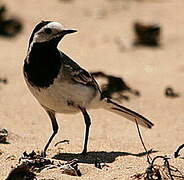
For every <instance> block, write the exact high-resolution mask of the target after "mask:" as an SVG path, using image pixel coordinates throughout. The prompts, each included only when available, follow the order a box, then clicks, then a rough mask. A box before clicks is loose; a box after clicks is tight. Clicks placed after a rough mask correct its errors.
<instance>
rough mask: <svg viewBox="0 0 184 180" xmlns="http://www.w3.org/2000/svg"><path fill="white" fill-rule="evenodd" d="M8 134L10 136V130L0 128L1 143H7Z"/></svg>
mask: <svg viewBox="0 0 184 180" xmlns="http://www.w3.org/2000/svg"><path fill="white" fill-rule="evenodd" d="M7 136H8V131H7V130H6V129H1V128H0V143H6V138H7Z"/></svg>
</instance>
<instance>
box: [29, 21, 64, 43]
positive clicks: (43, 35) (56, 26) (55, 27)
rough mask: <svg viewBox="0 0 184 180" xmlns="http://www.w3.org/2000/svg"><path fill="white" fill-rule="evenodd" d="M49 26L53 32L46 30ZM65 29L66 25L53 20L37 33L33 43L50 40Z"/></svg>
mask: <svg viewBox="0 0 184 180" xmlns="http://www.w3.org/2000/svg"><path fill="white" fill-rule="evenodd" d="M48 28H49V29H50V30H51V33H47V32H46V29H48ZM63 30H64V26H63V25H62V24H60V23H58V22H51V23H49V24H47V25H46V26H44V27H43V28H42V29H40V30H39V31H38V32H36V33H35V35H34V37H33V42H32V43H35V42H46V41H49V40H51V39H53V38H55V37H57V36H59V34H58V33H60V32H61V31H63Z"/></svg>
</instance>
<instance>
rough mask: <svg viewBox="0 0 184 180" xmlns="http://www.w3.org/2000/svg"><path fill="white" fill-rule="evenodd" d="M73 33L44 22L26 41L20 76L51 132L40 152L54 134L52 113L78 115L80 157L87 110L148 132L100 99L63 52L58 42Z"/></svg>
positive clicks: (145, 121) (133, 115)
mask: <svg viewBox="0 0 184 180" xmlns="http://www.w3.org/2000/svg"><path fill="white" fill-rule="evenodd" d="M75 32H77V30H74V29H67V28H65V27H64V25H63V24H61V23H59V22H56V21H51V20H44V21H40V22H39V23H38V24H36V26H35V28H34V29H33V31H32V33H31V36H30V38H29V41H28V50H27V55H26V57H25V59H24V64H23V74H24V79H25V82H26V84H27V86H28V89H29V90H30V92H31V93H32V94H33V96H34V97H35V98H36V99H37V101H38V103H39V104H40V105H41V106H42V107H43V109H44V110H45V111H46V112H47V114H48V116H49V118H50V120H51V124H52V129H53V132H52V134H51V136H50V137H49V139H48V141H47V143H46V145H45V146H44V148H43V150H42V155H43V156H46V151H47V149H48V147H49V145H50V143H51V142H52V140H53V138H54V137H55V135H56V134H57V132H58V129H59V126H58V123H57V120H56V116H55V115H56V113H61V114H62V113H63V114H75V113H79V112H80V113H81V114H82V115H83V118H84V122H85V134H84V144H83V150H82V152H81V154H83V155H86V154H87V150H88V149H87V146H88V137H89V130H90V125H91V118H90V115H89V113H88V109H101V108H102V109H105V110H108V111H111V112H114V113H116V114H119V115H121V116H123V117H124V118H126V119H128V120H131V121H133V122H135V120H136V122H137V123H138V124H139V125H141V126H144V127H146V128H148V129H150V128H152V126H153V125H154V124H153V123H152V122H151V121H149V120H148V119H147V118H145V117H144V116H142V115H140V114H139V113H137V112H135V111H133V110H130V109H128V108H126V107H124V106H122V105H120V104H118V103H116V102H115V101H113V100H112V99H110V98H107V97H104V96H103V95H102V92H101V89H100V87H99V85H98V83H97V81H96V80H95V79H94V77H93V76H92V75H91V74H90V73H89V72H88V71H87V70H85V69H84V68H82V67H81V66H80V65H78V64H77V63H76V62H75V61H73V60H72V59H71V58H70V57H69V56H67V55H66V54H65V53H64V52H62V51H60V50H59V49H58V44H59V42H60V41H61V40H62V39H63V38H64V37H65V36H66V35H69V34H72V33H75Z"/></svg>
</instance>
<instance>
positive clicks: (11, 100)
mask: <svg viewBox="0 0 184 180" xmlns="http://www.w3.org/2000/svg"><path fill="white" fill-rule="evenodd" d="M2 2H3V1H2ZM4 2H5V4H6V5H7V7H8V8H9V13H10V14H14V15H17V16H18V17H20V18H21V19H22V21H23V23H24V30H23V32H22V33H21V34H20V35H18V36H17V37H16V38H14V39H6V38H0V47H1V53H0V59H1V61H0V77H6V78H8V81H9V83H8V84H7V85H2V84H1V85H0V94H1V96H0V104H1V108H0V127H1V128H6V129H7V130H8V131H9V138H8V142H9V144H0V150H1V151H2V154H1V155H0V161H1V163H0V169H1V170H0V180H4V179H5V177H7V175H8V173H9V172H10V170H11V167H12V166H16V164H17V163H18V159H19V158H20V156H21V154H22V153H23V152H24V151H27V152H31V151H32V150H33V149H34V150H35V151H39V150H41V149H42V148H43V146H44V144H45V143H46V141H47V139H48V137H49V136H50V134H51V124H50V120H49V119H48V117H47V115H46V113H45V112H44V111H43V109H42V107H41V106H40V105H39V104H38V103H37V101H36V100H35V99H34V98H33V96H32V95H31V94H30V92H29V91H28V89H27V87H26V85H25V82H24V79H23V74H22V65H23V59H24V57H25V55H26V50H27V43H28V38H29V36H30V33H31V31H32V29H33V27H34V26H35V24H36V23H37V22H39V21H40V20H54V21H58V22H62V23H63V24H64V25H65V26H66V27H70V28H74V29H77V30H78V33H76V34H73V35H71V36H68V37H66V38H65V39H64V40H63V41H62V43H60V45H59V46H60V49H62V50H63V51H64V52H65V53H67V54H68V55H69V56H70V57H72V58H73V59H75V60H76V61H77V62H78V63H80V64H81V66H83V67H84V68H86V69H88V70H90V71H96V70H102V71H104V72H106V73H110V74H113V75H117V76H120V77H123V78H124V79H125V81H127V82H128V84H129V85H130V86H131V87H133V88H135V89H138V90H139V91H140V92H141V96H140V97H132V98H131V100H130V101H129V102H127V101H123V102H122V104H123V105H125V106H127V107H129V108H131V109H133V110H135V111H137V112H139V113H141V114H143V115H145V116H146V117H147V118H149V119H150V120H152V121H153V122H154V124H155V126H154V128H153V129H152V130H145V129H143V128H141V131H142V135H143V138H144V141H145V144H146V146H147V148H148V149H151V148H152V149H154V150H157V151H158V152H157V153H154V154H152V155H151V156H152V157H154V156H157V155H168V156H172V155H173V152H174V151H175V150H176V148H177V147H178V146H179V145H180V144H182V143H184V133H183V128H184V100H183V96H184V84H183V83H182V82H183V80H184V62H183V57H184V51H183V47H184V11H183V7H184V1H183V0H178V1H175V0H145V1H143V0H142V1H141V0H140V1H138V0H137V1H134V0H89V1H84V0H71V1H69V0H68V2H67V1H66V2H64V1H62V0H60V1H59V0H52V1H45V0H39V1H37V0H29V1H21V2H20V1H18V0H14V1H12V0H6V1H5V0H4ZM137 19H140V20H142V21H147V22H158V23H160V25H161V27H162V40H161V43H162V46H161V47H160V48H135V47H132V46H131V44H132V40H133V30H132V24H133V22H134V21H135V20H137ZM117 39H122V41H123V48H122V47H120V46H119V45H118V44H117V43H116V42H117ZM168 85H171V86H172V87H174V88H175V89H176V91H178V92H179V93H180V95H181V96H180V97H179V98H174V99H171V98H166V97H165V96H164V89H165V87H166V86H168ZM89 112H90V114H91V117H92V119H93V120H92V126H91V131H90V139H89V146H88V148H89V155H88V156H87V157H86V159H84V160H83V161H82V162H81V163H79V168H80V170H81V173H82V176H81V177H80V179H93V180H95V179H108V180H110V179H111V180H114V179H118V180H119V179H121V180H122V179H130V176H132V175H134V174H136V173H138V172H142V171H144V170H145V168H146V167H147V165H148V164H147V162H146V156H142V155H141V153H143V152H144V149H143V147H142V145H141V143H140V140H139V137H138V134H137V131H136V126H135V125H134V124H133V123H131V122H129V121H127V120H125V119H124V118H121V117H120V116H117V115H115V114H112V113H110V112H106V111H105V110H90V111H89ZM57 118H58V122H59V125H60V131H59V133H58V134H57V136H56V138H55V139H54V141H53V142H52V144H51V146H50V147H49V150H48V157H49V158H52V157H54V156H56V155H57V154H58V153H63V154H62V155H61V156H60V159H61V160H62V161H67V160H71V159H73V158H75V157H78V153H80V152H81V150H82V146H83V134H84V122H83V117H82V115H81V114H77V115H63V114H58V115H57ZM64 139H69V140H70V143H69V144H60V145H58V146H56V147H54V144H55V143H56V142H58V141H60V140H64ZM96 156H98V157H99V158H101V159H102V160H103V161H104V162H106V163H107V164H108V165H109V167H108V168H104V169H102V170H100V169H97V168H95V166H94V161H95V158H96ZM79 161H80V159H79ZM171 164H172V165H175V166H176V167H178V168H180V170H183V172H184V160H182V159H176V160H174V159H173V160H171ZM37 177H38V179H54V180H55V179H56V180H59V179H79V178H76V177H71V176H67V175H62V174H61V173H60V172H59V171H57V170H50V171H43V172H42V173H41V174H39V175H38V176H37Z"/></svg>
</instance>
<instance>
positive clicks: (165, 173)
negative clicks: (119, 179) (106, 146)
mask: <svg viewBox="0 0 184 180" xmlns="http://www.w3.org/2000/svg"><path fill="white" fill-rule="evenodd" d="M135 122H136V126H137V131H138V134H139V137H140V140H141V143H142V145H143V147H144V149H145V151H146V152H148V151H147V148H146V146H145V144H144V142H143V139H142V136H141V133H140V129H139V126H138V124H137V121H136V119H135ZM183 147H184V145H181V146H180V147H179V148H178V149H177V151H176V152H175V156H177V155H178V154H179V151H180V150H181V148H183ZM158 159H162V160H163V163H162V164H161V165H159V164H156V163H155V161H156V160H158ZM169 159H170V158H168V157H167V156H156V157H154V158H153V159H152V158H151V157H150V156H149V154H148V153H147V162H148V164H149V166H148V167H147V168H146V171H145V172H142V173H137V174H135V175H133V176H131V179H132V180H162V179H163V180H164V179H165V180H174V179H176V178H177V179H184V175H183V174H182V172H181V171H180V170H179V169H178V168H176V167H175V166H172V165H170V163H169Z"/></svg>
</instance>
